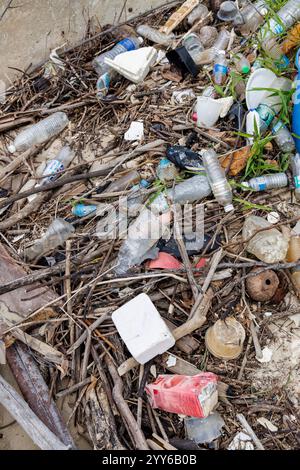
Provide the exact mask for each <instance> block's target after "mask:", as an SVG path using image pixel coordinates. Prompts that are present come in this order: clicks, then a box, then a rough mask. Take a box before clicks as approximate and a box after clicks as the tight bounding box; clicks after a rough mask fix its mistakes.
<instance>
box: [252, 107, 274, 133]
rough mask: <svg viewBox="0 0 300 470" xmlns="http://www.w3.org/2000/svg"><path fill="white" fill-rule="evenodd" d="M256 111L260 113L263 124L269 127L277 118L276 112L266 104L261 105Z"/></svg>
mask: <svg viewBox="0 0 300 470" xmlns="http://www.w3.org/2000/svg"><path fill="white" fill-rule="evenodd" d="M256 111H257V112H258V114H259V117H260V119H261V120H262V121H263V123H264V124H265V125H266V126H267V127H269V125H270V124H271V122H272V121H273V119H274V116H275V113H274V111H273V110H272V109H271V108H270V107H269V106H267V105H266V104H260V105H259V106H258V107H257V109H256Z"/></svg>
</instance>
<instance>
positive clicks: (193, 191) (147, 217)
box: [115, 175, 211, 274]
mask: <svg viewBox="0 0 300 470" xmlns="http://www.w3.org/2000/svg"><path fill="white" fill-rule="evenodd" d="M210 194H211V187H210V184H209V182H208V179H207V177H206V176H205V175H196V176H193V177H192V178H189V179H187V180H185V181H183V182H182V183H179V184H177V185H176V186H175V187H174V188H172V189H168V190H167V191H166V195H164V194H163V193H160V194H159V195H158V196H157V197H156V198H155V199H154V200H153V201H152V202H151V204H150V205H149V208H145V209H144V210H142V211H141V213H140V215H139V216H138V217H137V219H136V220H135V221H134V222H133V223H132V224H131V225H130V226H129V229H128V236H127V239H126V240H125V241H124V243H123V244H122V246H121V248H120V251H119V256H118V263H117V266H116V267H115V272H116V274H125V273H126V272H127V271H129V269H130V268H132V267H133V266H135V265H139V264H140V263H141V262H142V260H144V259H145V254H146V253H147V252H148V251H149V250H150V249H151V248H152V247H153V246H154V245H155V244H156V243H157V241H158V240H159V239H160V238H161V237H162V236H164V235H165V234H166V233H168V230H169V222H170V217H171V215H170V205H169V202H168V200H170V202H173V203H178V204H185V203H187V202H194V201H197V200H200V199H203V198H205V197H207V196H209V195H210Z"/></svg>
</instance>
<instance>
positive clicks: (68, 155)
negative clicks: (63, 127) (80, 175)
mask: <svg viewBox="0 0 300 470" xmlns="http://www.w3.org/2000/svg"><path fill="white" fill-rule="evenodd" d="M74 156H75V152H74V150H72V149H71V147H69V146H68V145H66V146H65V147H63V148H62V149H61V151H60V152H59V153H58V155H57V157H56V158H55V160H49V162H47V165H46V168H45V170H44V171H43V175H42V176H44V178H43V179H42V180H41V181H40V183H38V184H37V185H36V186H44V184H48V183H51V181H54V180H56V179H57V178H58V177H59V174H60V173H61V172H62V171H64V170H65V169H66V168H67V167H68V166H69V165H70V163H71V161H72V160H73V158H74Z"/></svg>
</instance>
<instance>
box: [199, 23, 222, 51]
mask: <svg viewBox="0 0 300 470" xmlns="http://www.w3.org/2000/svg"><path fill="white" fill-rule="evenodd" d="M217 37H218V30H217V28H215V27H214V26H203V28H201V29H200V32H199V39H200V41H201V43H202V44H203V46H204V47H211V46H212V45H213V44H214V43H215V42H216V40H217Z"/></svg>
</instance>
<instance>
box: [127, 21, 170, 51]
mask: <svg viewBox="0 0 300 470" xmlns="http://www.w3.org/2000/svg"><path fill="white" fill-rule="evenodd" d="M136 31H137V33H138V34H139V35H140V36H142V37H143V38H146V39H148V40H149V41H151V42H154V43H155V44H160V45H161V46H169V45H170V44H171V43H172V41H174V39H175V35H174V34H173V33H171V34H164V33H162V32H160V31H158V30H157V29H154V28H152V27H151V26H148V25H147V24H141V25H139V26H138V27H137V29H136Z"/></svg>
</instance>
